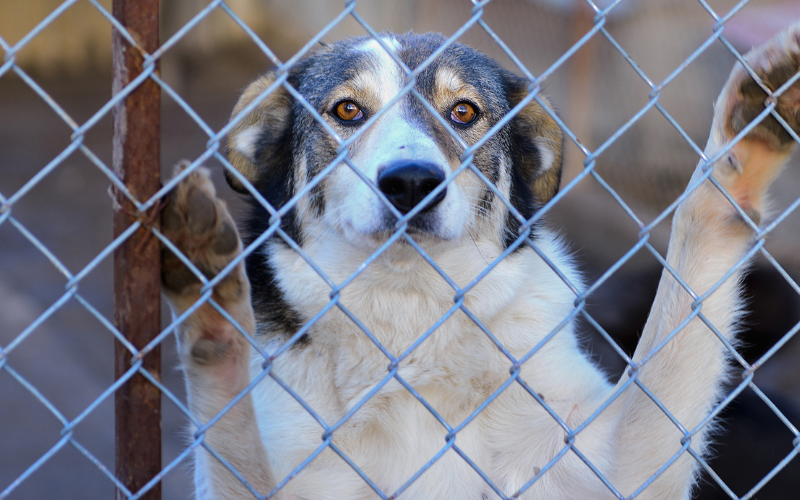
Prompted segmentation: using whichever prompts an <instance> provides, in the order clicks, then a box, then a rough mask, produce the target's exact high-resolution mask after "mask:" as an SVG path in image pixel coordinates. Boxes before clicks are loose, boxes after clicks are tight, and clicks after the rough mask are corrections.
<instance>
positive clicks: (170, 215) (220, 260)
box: [161, 166, 241, 294]
mask: <svg viewBox="0 0 800 500" xmlns="http://www.w3.org/2000/svg"><path fill="white" fill-rule="evenodd" d="M183 168H184V167H183V166H178V167H176V172H175V174H176V175H177V174H178V173H180V172H181V171H182V170H183ZM161 229H162V231H163V233H164V235H165V236H166V237H167V238H169V240H170V241H171V242H172V243H173V244H174V245H175V246H176V247H177V248H178V249H179V250H180V251H181V253H183V255H184V256H185V257H186V258H187V259H188V260H189V261H190V262H191V263H192V264H193V265H194V266H195V267H196V268H197V269H198V270H199V271H200V272H202V274H203V275H204V276H205V277H206V278H208V279H212V278H214V277H215V276H216V275H217V273H219V272H220V271H221V270H222V269H223V268H224V267H225V266H226V265H228V264H229V263H230V262H231V260H232V259H233V258H234V257H236V255H238V254H239V252H240V251H241V245H240V243H239V236H238V234H237V233H236V228H235V226H234V223H233V220H232V219H231V216H230V214H228V210H227V208H226V207H225V202H224V201H222V200H219V199H217V197H216V191H215V190H214V185H213V184H212V183H211V179H209V177H208V171H207V170H206V169H204V168H200V169H197V170H195V171H194V172H192V173H191V174H189V175H188V176H187V177H186V178H185V179H183V180H182V181H181V182H180V183H179V184H178V185H177V186H176V187H175V189H173V190H172V191H171V192H170V193H169V199H168V200H167V203H166V206H165V207H164V209H163V211H162V212H161ZM161 265H162V271H161V278H162V284H163V286H164V288H165V289H166V290H167V292H168V293H170V294H187V293H191V292H193V291H199V290H200V286H201V283H200V280H199V279H198V277H197V275H195V274H194V273H193V272H192V271H191V270H190V269H189V267H187V266H186V265H185V264H184V263H183V262H182V261H181V259H180V258H179V257H178V256H177V255H175V254H174V253H173V252H172V251H171V250H170V249H169V248H167V247H166V246H164V247H163V248H162V264H161ZM234 274H235V273H234ZM228 278H235V276H229V277H226V278H225V279H224V280H223V282H224V281H226V280H227V279H228ZM220 284H222V283H220Z"/></svg>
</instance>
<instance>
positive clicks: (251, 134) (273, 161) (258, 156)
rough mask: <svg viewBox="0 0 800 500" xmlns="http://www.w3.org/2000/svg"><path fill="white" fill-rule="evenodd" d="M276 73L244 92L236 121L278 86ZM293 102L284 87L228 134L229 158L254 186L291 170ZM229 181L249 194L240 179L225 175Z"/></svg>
mask: <svg viewBox="0 0 800 500" xmlns="http://www.w3.org/2000/svg"><path fill="white" fill-rule="evenodd" d="M275 78H276V76H275V73H274V72H270V73H267V74H266V75H264V76H261V77H259V78H258V79H257V80H256V81H254V82H253V83H251V84H250V85H249V86H248V87H247V88H246V89H245V91H244V92H242V95H241V97H239V101H238V102H237V103H236V106H234V108H233V113H232V114H231V118H233V117H236V116H238V115H239V113H241V111H242V110H243V109H245V108H246V107H247V106H248V105H249V104H250V103H252V102H253V101H254V100H255V99H256V98H257V97H258V96H260V95H261V94H262V93H263V92H264V91H265V90H266V89H267V88H269V86H270V85H272V84H273V83H274V82H275ZM292 102H293V101H292V98H291V96H290V95H289V93H288V92H287V91H286V89H284V88H283V87H282V86H281V87H278V88H277V89H275V90H274V91H273V92H272V93H271V94H269V95H268V96H267V97H266V99H264V100H263V101H261V102H260V103H259V104H258V105H257V106H256V107H255V108H254V109H253V110H252V111H250V112H249V113H248V114H247V115H246V116H245V117H244V118H243V119H242V120H241V121H240V122H239V123H238V124H237V125H236V126H235V127H234V128H233V130H231V132H230V134H228V141H227V147H226V151H225V155H226V157H227V158H228V161H229V162H230V163H231V165H233V166H234V167H235V168H236V170H238V171H239V173H241V174H242V175H243V176H244V178H245V179H247V180H248V181H249V182H250V183H251V184H257V183H258V182H259V180H262V179H265V178H269V177H273V176H275V175H276V174H278V173H279V172H278V171H277V169H287V168H288V166H289V164H290V163H291V157H290V156H289V155H290V152H289V143H290V142H291V139H290V134H291V128H292V124H291V111H292ZM225 179H226V180H227V181H228V184H229V185H230V186H231V187H232V188H233V189H234V190H236V191H238V192H240V193H245V194H247V193H248V191H247V190H246V189H245V187H244V186H243V185H242V183H241V182H239V180H238V179H236V177H234V176H233V175H231V173H230V172H228V171H227V170H226V171H225Z"/></svg>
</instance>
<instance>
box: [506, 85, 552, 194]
mask: <svg viewBox="0 0 800 500" xmlns="http://www.w3.org/2000/svg"><path fill="white" fill-rule="evenodd" d="M507 82H508V86H507V96H508V100H509V105H510V106H511V108H513V107H514V106H516V105H517V104H519V103H520V102H521V101H522V100H523V99H525V97H526V96H527V95H528V89H527V86H528V81H527V80H524V79H522V78H519V77H516V76H509V77H508V80H507ZM541 100H542V102H543V103H544V104H545V105H546V106H547V107H548V108H550V110H552V109H553V108H552V106H550V103H549V102H548V101H547V100H546V99H545V98H544V96H541ZM511 134H512V146H511V147H512V151H511V153H512V158H513V160H514V166H515V169H516V173H517V174H518V175H519V176H520V177H521V178H522V181H523V183H524V184H525V186H527V187H528V188H529V189H530V190H531V193H532V194H533V197H534V199H535V201H536V202H537V203H538V204H539V205H540V206H541V205H544V204H545V203H547V202H548V201H550V200H551V199H552V198H553V196H555V195H556V193H558V188H559V185H560V183H561V167H562V165H563V163H564V154H563V152H564V133H563V131H562V130H561V127H559V126H558V124H557V123H556V121H555V120H554V119H553V118H552V117H551V116H550V115H549V114H548V113H547V111H545V109H544V108H543V107H542V106H541V105H540V104H539V103H538V102H536V101H535V100H534V101H531V102H530V103H529V104H528V105H527V106H525V107H524V108H523V109H522V110H521V111H520V112H519V113H518V114H517V115H516V116H515V117H514V118H513V119H512V120H511Z"/></svg>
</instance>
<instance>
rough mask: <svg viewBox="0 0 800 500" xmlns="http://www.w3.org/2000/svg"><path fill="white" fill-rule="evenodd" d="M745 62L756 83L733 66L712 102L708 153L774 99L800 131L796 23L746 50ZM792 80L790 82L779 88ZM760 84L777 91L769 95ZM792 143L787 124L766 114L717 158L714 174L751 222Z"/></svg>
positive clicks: (726, 141) (799, 36)
mask: <svg viewBox="0 0 800 500" xmlns="http://www.w3.org/2000/svg"><path fill="white" fill-rule="evenodd" d="M745 60H746V62H747V64H748V66H750V68H752V70H753V71H754V72H755V73H756V74H757V75H758V76H759V78H760V79H761V84H759V83H758V82H757V81H756V80H755V79H753V77H752V76H751V75H750V73H749V72H748V71H747V70H746V69H745V68H744V66H743V65H742V64H740V63H737V64H736V66H735V67H734V69H733V71H732V72H731V76H730V77H729V78H728V82H727V83H726V84H725V87H724V89H723V90H722V93H721V94H720V97H719V100H718V101H717V105H716V113H715V118H714V122H715V123H714V129H713V130H712V134H713V135H712V142H714V143H715V144H714V147H712V148H711V151H709V153H712V154H713V153H714V152H715V151H714V150H718V149H719V148H722V147H724V146H725V145H727V144H729V143H731V142H732V141H733V139H734V138H735V137H736V135H737V134H739V133H740V132H742V131H743V130H744V129H745V128H746V127H747V126H748V125H750V124H751V122H753V121H754V120H755V119H756V118H757V117H758V116H759V114H761V113H762V112H763V111H764V109H765V107H766V106H768V105H770V104H771V103H772V102H773V101H775V102H776V107H775V111H776V112H777V113H778V115H780V117H781V118H782V119H783V120H784V121H785V122H786V124H787V125H788V127H789V128H790V129H791V130H793V131H794V132H795V133H799V132H800V81H797V80H796V79H795V78H796V75H797V73H798V72H800V23H796V24H795V25H794V26H792V27H791V28H790V29H789V30H787V31H785V32H783V33H781V34H780V35H778V36H776V37H775V38H773V39H772V40H770V41H769V42H768V43H766V44H764V45H762V46H760V47H757V48H755V49H753V50H752V51H750V52H749V53H748V54H747V55H746V56H745ZM791 80H794V81H793V83H791V85H789V87H788V88H785V89H783V88H782V87H783V86H784V85H785V84H786V82H789V81H791ZM761 85H763V86H764V87H766V88H767V89H769V90H770V91H771V92H773V93H776V92H778V93H777V94H775V95H773V96H769V95H768V94H767V92H765V91H764V89H763V88H762V87H761ZM779 91H780V92H779ZM794 145H795V140H794V139H793V137H792V135H791V134H790V133H789V131H788V130H787V129H786V127H784V125H783V124H781V123H780V122H779V121H778V120H777V119H776V118H775V117H774V116H772V115H771V114H769V115H767V116H766V117H764V118H763V119H762V120H761V121H759V122H758V124H757V125H755V126H754V127H753V128H752V130H750V131H749V132H748V133H747V135H746V136H745V137H744V138H743V139H742V140H741V141H739V142H738V143H737V144H735V145H734V146H733V148H732V149H731V150H730V152H729V153H728V154H727V155H725V156H724V157H723V158H722V159H721V160H720V161H719V162H717V164H716V166H715V172H714V175H715V177H716V178H717V179H718V180H719V181H720V182H721V183H722V185H723V186H724V187H725V189H726V190H728V192H729V193H730V194H731V195H732V196H733V198H734V200H736V202H737V203H738V204H739V205H740V206H741V207H742V208H743V209H744V210H745V211H747V212H748V213H751V214H752V217H753V218H754V220H755V222H758V219H760V215H761V212H762V210H763V205H764V203H763V196H764V194H765V192H766V190H767V188H768V187H769V185H770V184H771V183H772V182H773V181H774V180H775V178H776V177H777V175H778V173H780V169H781V167H782V166H783V164H784V162H785V160H786V158H787V157H788V155H789V153H790V152H791V150H792V148H793V146H794Z"/></svg>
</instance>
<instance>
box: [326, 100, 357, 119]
mask: <svg viewBox="0 0 800 500" xmlns="http://www.w3.org/2000/svg"><path fill="white" fill-rule="evenodd" d="M333 111H334V113H336V116H337V117H338V118H339V119H340V120H344V121H346V122H352V121H355V120H360V119H361V118H363V117H364V113H363V112H362V111H361V108H359V107H358V105H356V103H354V102H353V101H342V102H340V103H339V104H337V105H336V107H335V108H334V109H333Z"/></svg>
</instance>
